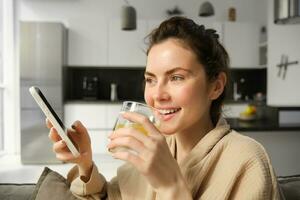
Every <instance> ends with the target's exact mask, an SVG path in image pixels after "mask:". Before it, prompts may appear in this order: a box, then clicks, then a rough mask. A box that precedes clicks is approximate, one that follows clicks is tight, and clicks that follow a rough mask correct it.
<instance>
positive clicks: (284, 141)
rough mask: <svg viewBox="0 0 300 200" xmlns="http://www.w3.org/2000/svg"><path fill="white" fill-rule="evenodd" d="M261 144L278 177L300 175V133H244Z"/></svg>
mask: <svg viewBox="0 0 300 200" xmlns="http://www.w3.org/2000/svg"><path fill="white" fill-rule="evenodd" d="M242 134H244V135H247V136H249V137H252V138H253V139H255V140H257V141H258V142H259V143H261V144H262V145H263V146H264V148H265V149H266V151H267V152H268V154H269V157H270V159H271V162H272V165H273V168H274V170H275V173H276V175H277V176H289V175H294V174H300V162H299V161H300V160H299V154H300V148H299V141H300V131H256V132H242Z"/></svg>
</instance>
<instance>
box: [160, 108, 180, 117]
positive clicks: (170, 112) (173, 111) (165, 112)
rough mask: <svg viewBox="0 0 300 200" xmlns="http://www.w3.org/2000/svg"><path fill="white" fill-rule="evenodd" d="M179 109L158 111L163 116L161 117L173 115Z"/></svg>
mask: <svg viewBox="0 0 300 200" xmlns="http://www.w3.org/2000/svg"><path fill="white" fill-rule="evenodd" d="M180 109H181V108H176V109H170V110H159V113H160V114H163V115H168V114H172V113H175V112H177V111H179V110H180Z"/></svg>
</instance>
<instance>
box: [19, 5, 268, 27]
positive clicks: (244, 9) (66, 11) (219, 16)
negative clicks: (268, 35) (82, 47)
mask: <svg viewBox="0 0 300 200" xmlns="http://www.w3.org/2000/svg"><path fill="white" fill-rule="evenodd" d="M204 1H205V0H189V1H180V0H151V1H149V0H129V3H130V4H131V5H132V6H134V7H135V8H136V10H137V16H138V18H139V19H161V18H164V17H165V16H166V14H165V12H166V10H167V9H172V8H174V6H175V5H177V6H178V7H179V8H180V9H181V10H182V11H183V12H184V13H185V15H186V16H188V17H193V18H197V17H198V16H197V14H198V11H199V7H200V5H201V3H202V2H204ZM210 2H211V3H212V4H213V5H214V8H215V13H216V15H215V17H214V18H215V19H216V20H217V21H224V20H226V19H227V10H228V8H229V7H230V6H232V5H233V6H234V7H235V8H236V10H237V21H241V22H245V21H248V22H257V23H260V24H266V20H267V14H266V10H267V3H266V0H251V1H249V0H226V1H224V0H223V1H222V0H210ZM122 5H125V2H124V1H123V0H17V10H18V13H19V19H20V20H46V21H48V20H50V21H63V22H64V23H65V24H66V25H67V24H68V19H70V18H82V19H86V20H89V19H97V18H98V19H103V18H104V19H107V20H108V19H114V18H119V16H120V8H121V6H122ZM99 28H100V27H99ZM101 28H102V27H101Z"/></svg>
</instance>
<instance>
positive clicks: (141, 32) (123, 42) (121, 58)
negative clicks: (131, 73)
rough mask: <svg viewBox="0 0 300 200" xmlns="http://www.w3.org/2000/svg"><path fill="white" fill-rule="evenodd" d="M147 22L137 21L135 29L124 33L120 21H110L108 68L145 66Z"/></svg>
mask: <svg viewBox="0 0 300 200" xmlns="http://www.w3.org/2000/svg"><path fill="white" fill-rule="evenodd" d="M146 31H147V21H145V20H137V29H136V30H133V31H124V30H122V29H121V21H120V20H111V21H110V22H109V27H108V44H109V46H108V64H109V65H110V66H125V67H131V66H134V67H137V66H140V67H144V66H145V65H146V52H145V51H146V45H145V42H144V39H145V37H146V34H147V32H146Z"/></svg>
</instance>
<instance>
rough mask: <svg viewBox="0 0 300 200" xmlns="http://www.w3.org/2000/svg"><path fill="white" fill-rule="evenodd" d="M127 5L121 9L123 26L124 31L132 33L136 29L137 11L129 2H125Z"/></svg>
mask: <svg viewBox="0 0 300 200" xmlns="http://www.w3.org/2000/svg"><path fill="white" fill-rule="evenodd" d="M125 2H126V3H127V5H124V6H122V8H121V26H122V30H125V31H131V30H135V29H136V10H135V8H134V7H132V6H130V5H129V3H128V1H126V0H125Z"/></svg>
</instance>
